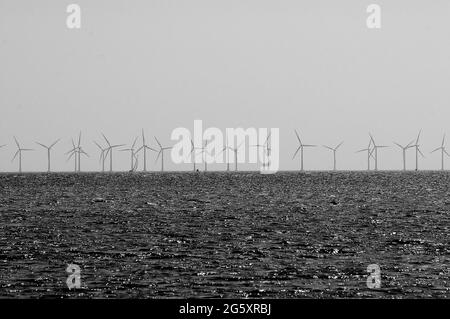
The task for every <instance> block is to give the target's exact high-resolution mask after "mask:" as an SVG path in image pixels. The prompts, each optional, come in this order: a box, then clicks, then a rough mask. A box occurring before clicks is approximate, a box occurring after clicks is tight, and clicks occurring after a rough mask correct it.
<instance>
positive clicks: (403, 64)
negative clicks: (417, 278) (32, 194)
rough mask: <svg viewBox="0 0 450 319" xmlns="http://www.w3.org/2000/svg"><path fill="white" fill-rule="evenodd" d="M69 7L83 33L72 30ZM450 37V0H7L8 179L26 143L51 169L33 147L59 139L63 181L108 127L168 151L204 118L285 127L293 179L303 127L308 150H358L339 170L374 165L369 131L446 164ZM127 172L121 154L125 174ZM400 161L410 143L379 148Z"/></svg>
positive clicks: (1, 25)
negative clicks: (72, 156)
mask: <svg viewBox="0 0 450 319" xmlns="http://www.w3.org/2000/svg"><path fill="white" fill-rule="evenodd" d="M71 3H77V4H79V5H80V6H81V9H82V27H81V29H80V30H69V29H67V27H66V18H67V16H68V14H67V13H66V7H67V5H69V4H71ZM371 3H376V4H379V5H381V8H382V28H381V29H379V30H370V29H368V28H367V27H366V18H367V16H368V14H367V13H366V8H367V6H368V5H369V4H371ZM449 35H450V2H449V1H448V0H434V1H425V0H396V1H375V0H372V1H361V0H342V1H335V0H319V1H318V0H308V1H299V0H189V1H181V0H177V1H170V0H159V1H155V0H146V1H117V0H104V1H100V0H96V1H92V0H89V1H87V0H84V1H81V0H79V1H75V0H72V1H61V0H41V1H25V0H0V110H1V113H0V144H8V147H7V148H6V149H1V150H0V171H11V170H15V169H17V164H16V163H11V158H12V156H13V155H14V152H15V146H14V142H13V139H12V136H13V135H16V136H17V137H18V138H19V139H20V141H21V143H22V144H23V146H24V147H33V148H35V149H36V150H37V151H36V152H33V153H27V154H26V155H25V157H24V163H23V166H24V170H26V171H30V170H44V169H45V167H46V166H45V165H46V155H45V153H44V150H43V149H41V148H39V147H38V146H37V145H35V144H34V141H40V142H43V143H48V144H50V143H51V142H52V141H53V140H55V139H57V138H62V141H61V143H60V144H59V145H58V146H57V147H56V148H55V155H54V169H56V170H71V169H72V166H73V164H72V163H71V162H69V163H67V162H66V161H65V156H64V155H63V153H64V152H66V151H68V150H69V149H70V148H71V147H70V138H71V137H75V136H76V135H77V134H78V132H79V131H80V130H82V131H83V134H84V137H83V141H84V143H83V144H84V148H85V150H86V151H87V152H88V153H90V155H91V157H95V159H92V158H91V159H90V160H88V161H84V163H83V166H84V168H89V169H92V170H93V169H98V161H97V158H98V152H97V149H96V147H95V145H94V144H93V143H92V140H93V139H97V140H99V141H100V132H101V131H103V132H105V134H106V135H107V136H109V137H110V139H111V140H112V141H113V142H114V143H131V142H132V140H133V138H134V136H136V135H138V134H139V132H140V129H141V128H142V127H143V128H145V130H146V133H147V138H148V139H150V138H151V137H152V136H153V135H157V136H158V137H159V139H160V140H162V141H164V142H165V143H166V144H167V143H171V142H170V134H171V132H172V130H173V129H174V128H176V127H179V126H183V127H187V128H192V126H193V121H194V119H201V120H203V122H204V126H214V127H219V128H226V127H239V126H241V127H278V128H280V135H281V148H280V152H281V158H280V162H281V169H283V170H288V169H297V168H298V166H299V163H298V159H297V160H295V161H293V160H291V158H292V155H293V152H294V151H295V149H296V146H297V144H296V139H295V135H294V133H293V130H294V129H295V128H297V129H298V130H299V132H300V133H301V136H302V137H303V139H304V141H305V142H307V143H312V144H319V145H321V144H328V145H334V144H338V143H339V142H340V141H341V140H344V141H345V142H344V144H343V146H342V149H341V150H340V152H339V153H338V168H341V169H365V167H366V158H365V156H364V154H355V151H356V150H358V149H360V148H363V147H365V146H366V145H367V143H368V136H367V133H368V131H371V132H372V133H373V134H374V136H375V138H376V140H377V142H379V143H380V144H388V145H392V142H393V141H398V142H400V143H405V144H407V143H408V142H409V141H410V140H412V139H413V138H414V137H415V136H416V135H417V131H418V130H419V128H422V129H423V139H422V145H423V151H424V153H425V155H426V157H427V158H426V159H425V160H423V161H422V165H421V166H422V167H423V168H439V165H440V156H439V155H438V154H429V152H430V151H431V150H432V149H434V148H436V147H438V146H439V144H440V140H441V138H442V134H443V133H444V132H445V131H448V133H449V134H450V89H449V85H450V42H449V41H448V39H449V38H450V37H449ZM449 137H450V136H449ZM152 142H153V141H152ZM449 146H450V143H449ZM154 158H155V157H154V156H153V154H152V155H151V156H150V159H149V161H148V163H149V167H150V168H151V169H158V168H159V166H156V165H154ZM128 160H129V158H128V153H120V154H119V153H117V155H116V165H115V166H116V168H117V169H123V170H127V169H128V167H129V166H128ZM401 165H402V162H401V152H400V150H399V149H398V148H397V147H396V146H392V147H391V148H389V149H386V150H382V151H381V152H380V161H379V166H380V168H381V169H399V168H401ZM412 165H413V152H411V153H410V154H409V155H408V166H409V167H412ZM305 166H306V168H307V169H329V168H332V154H331V152H330V151H328V150H326V149H324V148H322V147H321V148H317V149H308V150H307V152H306V155H305ZM223 167H224V166H223V165H221V166H214V165H213V166H211V167H210V168H211V169H222V168H223ZM252 167H253V168H255V166H254V165H253V166H247V167H246V168H247V169H249V168H252ZM448 167H449V168H450V159H449V161H448ZM166 168H167V169H170V170H176V169H189V168H190V166H186V165H177V166H176V165H174V164H172V163H169V162H167V164H166ZM242 168H244V166H243V167H242Z"/></svg>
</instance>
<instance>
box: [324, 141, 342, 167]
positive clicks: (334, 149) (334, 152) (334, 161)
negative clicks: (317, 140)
mask: <svg viewBox="0 0 450 319" xmlns="http://www.w3.org/2000/svg"><path fill="white" fill-rule="evenodd" d="M342 143H344V142H340V143H339V144H338V145H337V146H336V147H335V148H332V147H330V146H327V145H323V147H325V148H328V149H329V150H331V151H333V171H335V170H336V151H337V149H338V148H339V147H340V146H341V145H342Z"/></svg>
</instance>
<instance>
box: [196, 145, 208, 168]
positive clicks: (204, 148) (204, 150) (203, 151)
mask: <svg viewBox="0 0 450 319" xmlns="http://www.w3.org/2000/svg"><path fill="white" fill-rule="evenodd" d="M206 146H208V141H205V145H204V146H202V147H199V148H197V150H200V151H201V152H202V159H203V162H204V165H205V172H207V171H208V163H206V157H205V154H206Z"/></svg>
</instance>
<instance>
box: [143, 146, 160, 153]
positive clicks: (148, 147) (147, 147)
mask: <svg viewBox="0 0 450 319" xmlns="http://www.w3.org/2000/svg"><path fill="white" fill-rule="evenodd" d="M145 148H146V149H148V150H150V151H153V152H158V150H155V149H154V148H151V147H150V146H147V145H145Z"/></svg>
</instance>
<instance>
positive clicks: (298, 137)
mask: <svg viewBox="0 0 450 319" xmlns="http://www.w3.org/2000/svg"><path fill="white" fill-rule="evenodd" d="M294 132H295V135H296V136H297V140H298V142H299V143H300V145H302V140H301V139H300V136H299V135H298V133H297V130H294Z"/></svg>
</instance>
